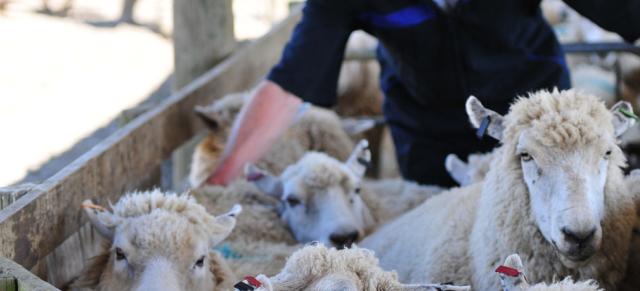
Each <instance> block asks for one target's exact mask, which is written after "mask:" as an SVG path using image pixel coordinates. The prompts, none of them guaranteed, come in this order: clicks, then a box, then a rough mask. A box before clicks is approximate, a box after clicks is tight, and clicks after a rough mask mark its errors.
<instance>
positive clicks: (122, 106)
mask: <svg viewBox="0 0 640 291" xmlns="http://www.w3.org/2000/svg"><path fill="white" fill-rule="evenodd" d="M292 3H295V1H290V0H234V2H233V13H234V32H235V36H236V39H237V40H239V41H247V40H251V39H254V38H257V37H260V36H261V35H263V34H264V33H266V32H267V31H268V30H269V29H270V28H271V26H272V25H273V24H274V23H276V22H278V21H279V20H281V19H283V18H284V17H286V16H287V14H288V12H289V10H290V9H289V6H290V5H291V4H292ZM172 5H173V1H172V0H137V1H133V0H125V1H120V0H0V60H1V61H0V136H1V137H2V141H1V142H0V145H1V146H0V165H1V166H0V187H2V186H7V185H11V184H16V183H19V182H20V183H21V182H36V183H37V182H40V181H43V180H45V179H46V178H48V177H49V176H51V175H53V174H55V173H56V172H57V171H58V170H59V169H61V168H62V167H64V166H65V165H67V164H68V163H70V162H71V161H73V160H74V159H75V158H77V157H78V156H80V155H82V154H83V153H84V152H86V151H87V150H89V149H90V148H91V147H92V146H93V145H95V144H96V143H97V142H99V141H100V140H102V139H104V138H105V137H106V136H108V135H109V134H110V133H112V132H113V131H114V130H116V129H117V128H118V127H120V126H121V125H122V124H124V123H126V122H128V121H129V120H131V119H133V118H134V117H135V116H136V115H138V114H140V113H142V112H143V111H144V110H146V109H148V108H149V107H151V106H153V104H155V103H157V102H158V101H159V100H162V99H163V98H166V97H168V96H169V95H170V94H171V81H172V72H173V63H174V57H173V44H172V38H171V34H172V29H173V27H172V26H173V11H172ZM131 7H133V8H131ZM127 8H129V9H127Z"/></svg>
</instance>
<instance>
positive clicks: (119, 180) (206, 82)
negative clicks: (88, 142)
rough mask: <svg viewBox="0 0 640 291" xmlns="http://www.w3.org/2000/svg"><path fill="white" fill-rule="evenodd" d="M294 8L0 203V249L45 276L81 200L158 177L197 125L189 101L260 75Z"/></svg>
mask: <svg viewBox="0 0 640 291" xmlns="http://www.w3.org/2000/svg"><path fill="white" fill-rule="evenodd" d="M300 15H301V13H300V10H299V9H298V10H296V11H295V12H293V13H292V15H291V16H289V17H288V18H287V19H286V20H284V21H283V22H281V23H280V24H278V25H276V27H274V29H273V30H272V31H271V32H269V33H268V34H267V35H265V36H264V37H262V38H260V39H258V40H256V41H254V42H252V43H250V44H248V45H246V46H244V47H242V48H240V49H238V50H237V51H235V52H234V53H233V54H232V55H231V56H230V57H229V58H227V59H226V60H225V61H223V62H222V63H220V64H219V65H217V66H216V67H215V68H213V69H211V70H210V71H208V72H206V73H205V74H204V75H202V76H201V77H199V78H198V79H196V80H194V81H193V82H191V83H190V84H189V85H187V86H186V87H184V88H183V89H181V90H180V91H178V92H177V93H175V94H173V95H172V96H170V97H169V98H168V99H167V100H165V101H164V102H163V103H161V104H160V105H159V106H157V107H156V108H154V109H151V110H150V111H148V112H146V113H144V114H142V115H141V116H139V117H137V118H136V119H134V120H133V121H131V122H130V123H129V124H127V125H126V126H124V127H123V128H122V129H120V130H118V131H117V132H115V133H114V134H113V135H111V136H110V137H108V138H107V139H105V140H104V141H102V142H101V143H99V144H98V145H97V146H95V147H94V148H93V149H92V150H90V151H89V152H87V153H86V154H84V155H83V156H81V157H80V158H78V159H77V160H75V161H74V162H72V163H71V164H70V165H68V166H67V167H65V168H64V169H63V170H61V171H60V172H59V173H57V174H56V175H54V176H53V177H51V178H49V179H48V180H46V181H45V182H44V183H42V184H41V185H39V186H38V187H37V189H34V190H31V191H29V192H28V193H26V194H25V195H24V196H22V197H21V198H20V199H18V200H17V201H16V202H15V203H13V204H11V205H10V206H9V207H7V208H5V209H3V210H2V211H0V256H4V257H7V258H9V259H11V260H13V261H15V262H17V263H19V264H21V265H22V266H24V267H25V268H27V269H31V271H32V272H34V273H35V274H36V275H38V276H40V277H41V278H44V279H48V280H49V281H50V282H51V281H52V280H51V279H49V278H46V277H47V276H51V275H50V274H51V270H48V269H51V267H47V265H51V264H47V263H45V261H44V259H45V258H46V257H47V256H48V255H50V254H53V253H54V251H55V250H56V249H57V248H58V247H59V246H60V245H62V244H63V243H64V242H68V241H69V240H70V239H71V238H72V236H74V235H78V233H79V230H80V229H81V228H83V226H85V224H86V222H87V220H86V218H85V217H84V215H83V213H82V211H81V209H80V203H81V202H82V201H83V200H85V199H88V198H91V199H94V200H95V201H97V202H99V203H102V204H106V203H108V201H112V202H114V201H116V200H117V199H118V198H119V197H120V196H121V195H122V194H123V193H124V192H126V191H130V190H134V189H140V188H145V187H152V186H155V185H158V181H159V173H160V165H161V163H162V161H163V160H165V159H167V158H168V157H169V156H170V154H171V152H172V151H173V150H174V149H176V148H177V147H179V146H180V145H181V144H183V143H184V142H185V141H187V140H189V139H190V138H191V137H192V136H194V135H195V134H196V133H197V132H198V131H199V130H201V129H202V126H201V125H200V124H199V122H198V121H197V120H196V119H195V118H194V117H193V114H192V109H193V107H194V106H195V105H196V104H207V103H209V102H211V101H213V100H214V99H216V98H220V97H222V96H224V95H226V94H228V93H231V92H235V91H240V90H247V89H248V88H250V87H251V86H252V85H254V84H255V83H256V82H257V81H259V80H260V79H261V78H262V77H263V76H264V75H265V74H266V73H267V72H268V70H269V69H270V68H271V67H272V66H273V65H274V64H275V63H276V62H277V61H278V60H279V58H280V54H281V51H282V47H283V46H284V44H285V43H286V41H287V40H288V39H289V37H290V34H291V32H292V30H293V27H294V26H295V24H296V23H297V22H298V21H299V19H300ZM86 236H91V235H86ZM80 243H81V242H80ZM81 257H84V256H81ZM61 259H64V258H61ZM54 281H55V280H54ZM63 283H66V282H56V283H54V284H55V285H57V286H60V285H61V284H63Z"/></svg>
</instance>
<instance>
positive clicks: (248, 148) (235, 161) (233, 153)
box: [207, 80, 302, 185]
mask: <svg viewBox="0 0 640 291" xmlns="http://www.w3.org/2000/svg"><path fill="white" fill-rule="evenodd" d="M301 104H302V100H300V98H298V97H296V96H295V95H293V94H291V93H289V92H287V91H285V90H283V89H282V88H281V87H280V86H278V85H277V84H276V83H273V82H271V81H268V80H266V81H263V82H262V83H261V84H260V85H258V88H257V89H256V91H255V93H254V94H253V96H251V100H250V101H249V102H248V103H247V104H245V105H244V107H243V108H242V111H241V112H240V115H239V117H238V119H237V120H236V122H235V124H234V125H233V128H232V130H231V135H230V136H229V141H228V142H227V145H226V146H225V152H224V154H223V155H222V158H221V161H220V163H219V164H218V166H217V168H216V169H215V170H214V172H213V174H212V175H211V177H210V178H209V180H208V181H207V183H209V184H221V185H226V184H227V183H229V182H230V181H232V180H233V179H235V178H237V177H238V176H239V175H240V173H241V171H242V167H243V166H244V164H246V163H247V162H255V161H257V160H258V159H260V157H262V155H264V154H265V153H266V152H267V150H268V149H269V148H270V146H271V144H273V142H274V141H275V140H276V139H277V138H278V137H280V135H282V133H283V132H284V131H285V130H286V129H287V128H289V126H290V125H291V124H292V122H293V119H294V118H295V116H296V113H297V112H298V109H299V107H300V105H301Z"/></svg>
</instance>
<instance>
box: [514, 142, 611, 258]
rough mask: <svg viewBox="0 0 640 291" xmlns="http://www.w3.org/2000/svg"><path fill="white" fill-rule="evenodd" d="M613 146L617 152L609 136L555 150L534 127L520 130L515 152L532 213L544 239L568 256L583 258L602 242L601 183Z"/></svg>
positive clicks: (603, 188)
mask: <svg viewBox="0 0 640 291" xmlns="http://www.w3.org/2000/svg"><path fill="white" fill-rule="evenodd" d="M614 150H617V151H619V149H618V148H617V147H616V146H615V144H614V140H613V139H612V138H604V137H603V138H600V139H597V140H595V141H594V143H591V144H588V145H583V146H581V147H580V148H567V149H559V148H554V147H547V146H545V145H544V144H543V143H541V142H540V141H539V140H537V139H536V137H535V136H534V134H533V133H532V132H529V131H525V132H523V133H522V134H521V135H520V138H519V141H518V144H517V147H516V155H517V156H518V157H519V159H520V163H521V169H522V175H523V178H524V181H525V183H526V185H527V188H528V189H529V193H530V196H529V198H530V201H531V211H532V213H533V216H534V217H535V220H536V222H537V224H538V227H539V228H540V231H541V232H542V234H543V235H544V236H545V238H546V239H547V240H548V241H550V242H552V243H553V245H554V246H556V248H557V249H558V251H559V252H560V253H561V254H562V255H563V256H564V257H566V258H567V259H569V260H571V261H577V262H580V261H584V260H586V259H588V258H590V257H591V256H592V255H593V254H594V253H595V252H596V251H597V250H598V248H599V247H600V242H601V238H602V228H601V225H600V222H601V221H602V219H603V217H604V190H605V183H606V180H607V171H608V169H609V159H610V157H611V155H612V154H613V151H614ZM618 154H619V153H618Z"/></svg>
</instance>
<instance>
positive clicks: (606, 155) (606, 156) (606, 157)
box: [604, 150, 611, 159]
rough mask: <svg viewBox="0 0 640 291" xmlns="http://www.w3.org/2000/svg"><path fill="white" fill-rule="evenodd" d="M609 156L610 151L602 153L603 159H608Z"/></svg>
mask: <svg viewBox="0 0 640 291" xmlns="http://www.w3.org/2000/svg"><path fill="white" fill-rule="evenodd" d="M610 156H611V150H608V151H607V152H606V153H604V158H605V159H608V158H609V157H610Z"/></svg>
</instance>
